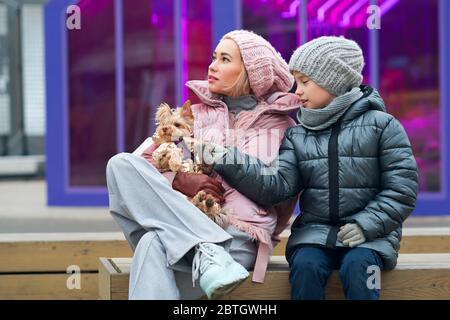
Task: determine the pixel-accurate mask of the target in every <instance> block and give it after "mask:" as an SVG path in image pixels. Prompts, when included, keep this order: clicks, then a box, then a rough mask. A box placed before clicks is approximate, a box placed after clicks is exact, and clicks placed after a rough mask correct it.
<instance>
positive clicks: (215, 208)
mask: <svg viewBox="0 0 450 320" xmlns="http://www.w3.org/2000/svg"><path fill="white" fill-rule="evenodd" d="M191 202H192V203H193V204H194V205H195V206H196V207H197V208H199V209H200V210H201V211H203V212H204V213H205V214H206V215H207V216H208V217H209V218H210V219H211V220H212V221H214V222H215V223H216V224H218V225H219V226H220V227H222V228H223V229H226V228H227V227H228V226H229V224H230V216H229V214H230V212H229V211H227V210H225V209H224V208H222V207H221V205H220V204H219V203H218V202H217V200H216V198H214V197H213V196H212V195H210V194H207V193H206V192H205V191H199V192H198V193H197V194H196V195H195V196H194V198H192V200H191Z"/></svg>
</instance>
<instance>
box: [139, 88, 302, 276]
mask: <svg viewBox="0 0 450 320" xmlns="http://www.w3.org/2000/svg"><path fill="white" fill-rule="evenodd" d="M187 86H188V87H189V88H190V89H191V90H192V91H193V92H194V93H195V94H196V95H197V96H198V97H199V99H200V100H201V102H202V103H200V104H195V105H192V106H191V107H192V111H193V114H194V119H195V120H194V137H195V138H196V139H201V140H204V141H209V142H213V143H216V144H220V145H233V146H236V147H237V148H238V149H239V150H241V151H243V152H245V153H248V154H250V155H253V156H256V157H258V158H259V159H261V160H262V161H263V162H265V163H266V164H269V163H270V162H271V161H272V160H273V159H275V157H276V156H277V155H278V149H279V147H280V144H281V140H282V139H283V136H284V132H285V130H286V129H287V128H289V127H291V126H292V125H294V124H295V122H294V121H293V120H292V118H290V117H289V116H288V115H287V114H288V113H289V112H291V111H293V110H296V109H298V108H299V103H300V101H299V100H298V97H297V96H296V95H294V94H290V93H282V92H276V93H273V94H271V95H270V96H269V97H268V98H267V99H266V100H262V99H260V101H259V103H258V105H257V106H256V107H255V109H253V110H251V111H241V112H240V113H239V114H238V116H237V117H236V118H235V117H234V115H233V114H232V113H230V112H228V108H227V106H226V104H225V103H224V102H223V101H222V100H221V99H220V97H219V96H218V95H215V94H213V93H211V92H210V91H209V90H208V83H207V81H189V82H188V83H187ZM154 149H155V147H153V146H152V147H150V148H149V149H147V150H146V151H145V152H144V153H143V156H144V157H145V158H146V159H147V160H149V161H150V162H152V161H151V153H152V151H153V150H154ZM164 175H165V176H166V177H167V178H168V179H169V181H173V176H174V174H173V173H164ZM213 177H215V178H216V179H217V180H219V181H220V182H222V184H223V186H224V188H225V190H226V191H225V194H224V197H225V204H224V207H225V208H229V209H231V211H232V213H233V215H232V218H231V224H232V225H234V226H235V227H236V228H238V229H239V230H242V231H244V232H246V233H248V234H250V235H251V236H252V237H253V238H254V239H256V240H257V243H258V253H257V258H256V263H255V268H254V273H253V281H254V282H264V275H265V272H266V269H267V264H268V262H269V258H270V255H271V252H272V250H273V248H274V246H275V245H276V244H277V243H278V242H279V240H280V239H279V234H280V233H281V232H282V231H283V230H284V229H285V228H286V226H287V225H288V223H289V219H290V217H291V215H292V213H293V211H294V208H295V204H296V202H297V198H294V199H291V200H289V201H286V202H284V203H282V204H280V205H278V206H276V207H272V208H263V207H261V206H259V205H257V204H256V203H254V202H253V201H251V200H249V199H248V198H246V197H245V196H244V195H242V194H241V193H239V192H238V191H237V190H235V189H233V188H231V187H230V186H229V185H228V184H227V183H226V181H224V180H223V179H222V177H220V176H219V175H218V174H215V173H214V175H213Z"/></svg>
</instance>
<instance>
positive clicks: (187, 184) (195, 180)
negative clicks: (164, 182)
mask: <svg viewBox="0 0 450 320" xmlns="http://www.w3.org/2000/svg"><path fill="white" fill-rule="evenodd" d="M172 187H173V188H174V189H175V190H178V191H180V192H181V193H183V194H184V195H186V196H188V197H190V198H193V197H194V196H195V195H196V194H197V193H198V192H199V191H201V190H203V191H205V192H206V193H209V194H211V195H212V196H213V197H215V198H216V199H217V201H219V202H220V203H223V202H225V198H224V197H223V194H224V193H225V189H224V187H223V186H222V184H221V183H220V182H219V181H217V180H216V179H214V178H211V177H209V176H207V175H206V174H198V173H189V172H177V174H176V175H175V179H174V180H173V182H172Z"/></svg>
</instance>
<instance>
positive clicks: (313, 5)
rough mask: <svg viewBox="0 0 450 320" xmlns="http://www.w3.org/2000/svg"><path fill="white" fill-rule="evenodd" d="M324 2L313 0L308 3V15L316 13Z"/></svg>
mask: <svg viewBox="0 0 450 320" xmlns="http://www.w3.org/2000/svg"><path fill="white" fill-rule="evenodd" d="M321 2H322V0H312V1H308V13H309V12H314V11H315V9H316V7H317V6H319V5H320V4H321Z"/></svg>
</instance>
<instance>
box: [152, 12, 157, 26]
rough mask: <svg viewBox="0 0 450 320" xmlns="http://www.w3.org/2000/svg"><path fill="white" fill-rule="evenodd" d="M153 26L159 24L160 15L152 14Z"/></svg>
mask: <svg viewBox="0 0 450 320" xmlns="http://www.w3.org/2000/svg"><path fill="white" fill-rule="evenodd" d="M152 24H153V25H157V24H158V15H157V14H156V13H152Z"/></svg>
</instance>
